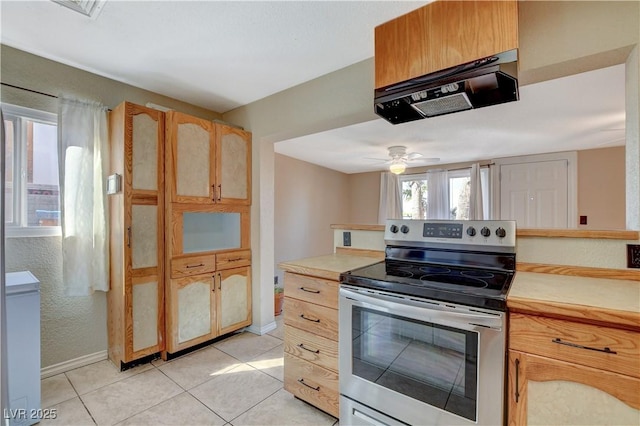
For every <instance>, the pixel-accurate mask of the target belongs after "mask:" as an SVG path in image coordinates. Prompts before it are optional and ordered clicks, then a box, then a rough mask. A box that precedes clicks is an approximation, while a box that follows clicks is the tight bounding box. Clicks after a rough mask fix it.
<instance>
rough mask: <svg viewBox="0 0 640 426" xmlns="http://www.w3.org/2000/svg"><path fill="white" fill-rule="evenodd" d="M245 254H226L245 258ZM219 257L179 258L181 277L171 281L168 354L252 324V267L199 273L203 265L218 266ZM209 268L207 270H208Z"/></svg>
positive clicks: (168, 303)
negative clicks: (216, 260)
mask: <svg viewBox="0 0 640 426" xmlns="http://www.w3.org/2000/svg"><path fill="white" fill-rule="evenodd" d="M243 255H244V256H245V258H246V253H245V252H239V253H235V254H234V252H229V253H224V254H223V255H222V256H223V257H233V256H235V257H242V256H243ZM216 257H217V255H208V256H197V257H193V258H191V259H188V258H185V259H179V260H178V265H179V266H182V265H185V267H186V266H191V265H193V266H194V267H193V268H191V269H183V268H180V267H179V268H178V269H177V271H181V272H180V274H178V275H186V276H182V277H180V278H174V279H171V280H170V289H169V292H168V293H169V297H168V299H167V306H168V310H167V311H168V312H167V334H168V339H167V351H168V352H169V353H175V352H178V351H181V350H184V349H188V348H190V347H192V346H194V345H197V344H200V343H203V342H206V341H208V340H211V339H214V338H216V337H218V336H222V335H224V334H227V333H230V332H232V331H235V330H238V329H240V328H242V327H246V326H248V325H250V324H251V268H250V267H249V266H245V267H240V268H231V269H221V270H217V271H213V272H207V273H201V272H199V270H200V268H201V267H200V266H199V265H201V264H205V265H211V259H213V264H214V265H215V258H216ZM249 261H250V258H249ZM207 269H208V268H207Z"/></svg>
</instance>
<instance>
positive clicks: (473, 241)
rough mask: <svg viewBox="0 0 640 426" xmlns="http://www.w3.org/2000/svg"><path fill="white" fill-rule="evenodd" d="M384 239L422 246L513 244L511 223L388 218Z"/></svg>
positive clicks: (505, 246)
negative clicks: (436, 244) (432, 244)
mask: <svg viewBox="0 0 640 426" xmlns="http://www.w3.org/2000/svg"><path fill="white" fill-rule="evenodd" d="M384 239H385V242H386V243H387V244H391V245H399V244H401V245H406V246H412V245H415V246H418V247H424V246H426V245H428V244H429V243H438V245H440V244H463V245H467V244H468V245H474V246H482V247H487V249H489V248H490V247H492V246H495V247H503V248H507V247H511V248H515V245H516V222H515V221H513V220H458V221H456V220H410V219H388V220H387V224H386V228H385V232H384Z"/></svg>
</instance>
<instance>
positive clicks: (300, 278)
mask: <svg viewBox="0 0 640 426" xmlns="http://www.w3.org/2000/svg"><path fill="white" fill-rule="evenodd" d="M339 288H340V284H339V283H338V282H337V281H330V280H324V279H322V278H315V277H308V276H306V275H297V274H293V273H291V272H286V273H285V274H284V292H285V294H286V295H287V296H288V297H293V298H294V299H299V300H304V301H305V302H309V303H315V304H318V305H322V306H326V307H328V308H333V309H338V292H339Z"/></svg>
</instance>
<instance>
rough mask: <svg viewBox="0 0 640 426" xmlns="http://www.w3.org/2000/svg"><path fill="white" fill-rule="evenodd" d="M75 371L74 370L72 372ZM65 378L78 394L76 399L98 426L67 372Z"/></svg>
mask: <svg viewBox="0 0 640 426" xmlns="http://www.w3.org/2000/svg"><path fill="white" fill-rule="evenodd" d="M70 371H73V370H70ZM62 374H64V377H65V378H66V379H67V381H68V382H69V384H70V385H71V388H72V389H73V391H74V392H75V393H76V395H77V396H76V398H78V399H79V400H80V403H81V404H82V406H83V407H84V410H85V411H86V412H87V414H88V415H89V417H91V421H92V422H93V424H94V425H97V424H98V422H97V421H96V419H95V418H94V417H93V414H91V410H89V407H87V406H86V404H85V403H84V400H83V399H82V397H81V396H80V392H78V390H77V389H76V387H75V386H74V385H73V382H72V381H71V379H70V378H69V377H68V376H67V372H66V371H65V372H64V373H62Z"/></svg>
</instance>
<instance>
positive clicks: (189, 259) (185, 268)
mask: <svg viewBox="0 0 640 426" xmlns="http://www.w3.org/2000/svg"><path fill="white" fill-rule="evenodd" d="M215 270H216V256H215V255H214V254H207V255H202V256H186V257H177V258H173V259H171V278H182V277H189V276H192V275H199V274H207V273H213V271H215Z"/></svg>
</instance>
